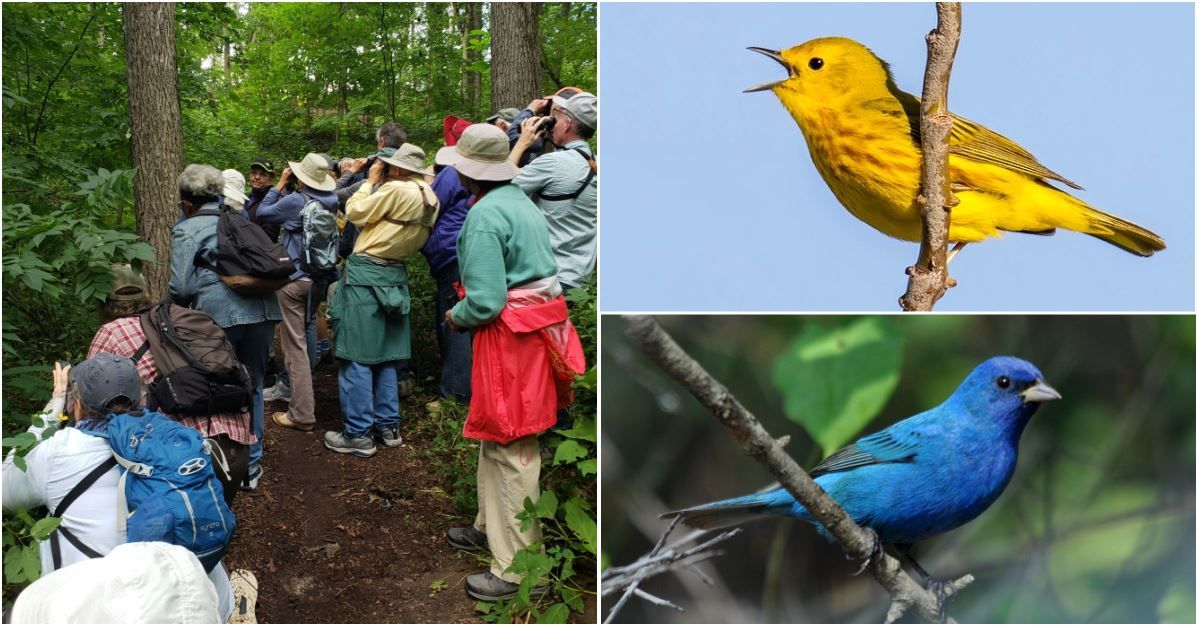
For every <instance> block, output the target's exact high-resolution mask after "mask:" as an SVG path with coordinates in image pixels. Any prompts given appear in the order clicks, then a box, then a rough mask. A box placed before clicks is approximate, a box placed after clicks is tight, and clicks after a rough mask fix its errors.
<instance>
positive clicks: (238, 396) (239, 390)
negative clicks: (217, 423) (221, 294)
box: [133, 302, 253, 416]
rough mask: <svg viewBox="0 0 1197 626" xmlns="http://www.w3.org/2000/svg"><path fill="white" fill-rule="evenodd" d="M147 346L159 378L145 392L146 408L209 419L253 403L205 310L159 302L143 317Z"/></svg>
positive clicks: (245, 375) (246, 380)
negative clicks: (216, 414) (217, 414)
mask: <svg viewBox="0 0 1197 626" xmlns="http://www.w3.org/2000/svg"><path fill="white" fill-rule="evenodd" d="M140 319H141V330H142V332H144V333H145V337H146V339H145V342H143V343H142V344H141V347H139V348H138V349H137V352H135V353H134V354H133V362H134V363H136V362H138V361H140V360H141V357H143V356H145V353H146V351H147V350H148V351H149V352H150V353H151V354H153V355H154V363H155V364H156V365H157V367H158V378H156V379H155V380H154V382H152V383H150V386H149V388H148V389H147V390H146V406H147V407H148V408H150V409H154V410H161V411H164V412H166V413H170V414H172V415H198V416H210V415H212V414H215V413H229V412H234V411H240V410H243V409H244V408H245V407H246V406H248V405H249V403H250V401H251V400H252V394H253V385H252V384H251V382H250V377H249V372H248V371H247V370H246V369H245V366H243V365H241V362H240V361H238V360H237V356H236V355H235V354H234V353H233V346H232V345H231V344H229V340H228V338H227V337H225V334H224V330H223V329H222V328H220V327H219V326H217V325H216V322H214V321H212V318H211V317H209V316H208V314H207V313H204V312H203V311H197V310H195V309H188V308H186V307H181V306H178V305H175V304H171V303H169V302H160V303H158V304H155V305H154V306H152V307H150V310H148V311H146V312H145V313H142V314H141V317H140Z"/></svg>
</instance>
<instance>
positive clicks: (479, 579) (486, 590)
mask: <svg viewBox="0 0 1197 626" xmlns="http://www.w3.org/2000/svg"><path fill="white" fill-rule="evenodd" d="M465 588H466V593H468V594H470V596H472V597H474V598H476V599H478V600H482V601H483V602H497V601H499V600H506V599H507V598H514V597H515V594H516V592H518V591H519V590H520V586H519V584H517V583H509V582H507V581H505V580H503V579H502V578H499V577H498V576H495V575H494V574H492V573H490V572H489V571H486V572H482V573H481V574H470V575H469V576H466V579H465ZM548 592H549V585H548V584H547V583H546V584H543V585H537V586H535V587H533V588H532V592H531V593H530V594H528V595H529V596H531V597H532V598H539V597H541V596H543V595H545V594H546V593H548Z"/></svg>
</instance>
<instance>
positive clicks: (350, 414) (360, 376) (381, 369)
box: [337, 360, 399, 437]
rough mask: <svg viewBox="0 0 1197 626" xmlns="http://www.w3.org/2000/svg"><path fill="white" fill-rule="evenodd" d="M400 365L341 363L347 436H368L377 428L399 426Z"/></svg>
mask: <svg viewBox="0 0 1197 626" xmlns="http://www.w3.org/2000/svg"><path fill="white" fill-rule="evenodd" d="M398 366H399V362H398V361H386V362H384V363H378V364H376V365H366V364H364V363H358V362H356V361H346V360H341V368H340V371H338V372H337V386H338V391H340V396H341V414H343V415H344V416H345V434H346V435H349V436H350V437H366V436H369V434H370V430H371V429H372V428H373V427H375V426H377V427H379V428H397V427H398V426H399V380H398V376H397V374H398Z"/></svg>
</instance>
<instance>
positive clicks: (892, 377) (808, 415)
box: [773, 317, 904, 456]
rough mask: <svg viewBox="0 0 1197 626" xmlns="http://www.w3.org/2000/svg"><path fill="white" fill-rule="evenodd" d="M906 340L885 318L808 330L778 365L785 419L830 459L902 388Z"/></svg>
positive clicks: (776, 375) (775, 373)
mask: <svg viewBox="0 0 1197 626" xmlns="http://www.w3.org/2000/svg"><path fill="white" fill-rule="evenodd" d="M903 343H904V342H903V338H902V335H901V334H900V333H898V332H897V331H896V330H895V329H894V328H893V326H892V325H891V324H888V323H887V322H886V321H885V319H884V318H877V317H862V318H858V319H856V320H854V321H852V322H849V323H847V324H845V325H842V326H837V327H832V328H825V327H822V326H818V325H815V324H809V325H807V326H805V327H804V328H803V329H802V332H801V333H800V334H799V335H798V337H797V338H796V339H794V341H793V342H791V343H790V345H789V347H788V348H787V349H786V350H785V351H784V352H782V353H781V354H780V355H779V356H778V357H777V360H776V361H775V362H774V365H773V383H774V385H775V386H776V387H777V389H778V390H779V391H780V392H781V394H782V396H783V398H784V401H785V412H786V416H787V417H789V418H790V419H792V420H794V421H795V422H798V423H799V424H802V425H803V426H804V427H806V430H807V432H809V433H810V435H811V437H813V438H814V440H815V441H817V442H818V443H819V445H820V446H821V447H822V448H823V454H824V456H827V455H830V454H831V453H833V452H835V451H836V450H838V449H840V448H841V447H843V445H844V444H846V443H848V442H849V441H851V440H852V439H853V438H855V437H856V436H857V435H858V434H859V433H860V431H861V430H862V429H863V428H864V427H865V426H867V425H868V423H869V422H871V421H873V418H874V417H876V416H877V414H878V413H879V412H880V411H881V409H882V407H884V406H885V403H886V401H887V400H889V397H890V395H891V394H893V392H894V389H895V388H896V387H897V385H898V375H899V373H900V372H901V366H902V346H903Z"/></svg>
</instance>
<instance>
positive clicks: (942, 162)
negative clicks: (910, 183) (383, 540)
mask: <svg viewBox="0 0 1197 626" xmlns="http://www.w3.org/2000/svg"><path fill="white" fill-rule="evenodd" d="M935 12H936V16H937V24H936V27H935V30H933V31H931V32H930V33H928V34H927V70H926V73H925V74H924V77H923V100H922V104H921V109H920V121H919V135H920V137H921V142H922V151H923V165H922V170H921V172H920V183H921V186H920V191H919V197H918V200H919V205H920V207H919V208H920V213H921V217H922V222H923V238H922V243H921V244H920V245H919V258H918V261H917V262H916V263H915V264H914V265H912V266H910V267H908V268H906V274H907V275H908V276H909V277H910V278H909V279H908V280H907V282H906V293H905V295H903V296H902V297H901V298H899V299H898V304H899V305H901V307H902V310H904V311H930V310H931V309H932V308H933V307H934V306H935V303H936V302H938V301H939V299H940V298H941V297H943V294H944V293H945V292H946V291H947V290H948V287H951V286H952V284H953V281H952V280H951V279H950V278H949V277H948V227H949V226H950V224H951V211H952V207H954V206H956V204H957V200H956V198H955V197H954V196H953V195H952V190H951V180H950V179H949V177H948V136H949V135H950V134H951V132H952V115H951V113H949V112H948V79H949V78H950V77H951V74H952V61H953V60H954V59H955V58H956V46H957V45H958V44H959V43H960V3H959V2H937V3H935Z"/></svg>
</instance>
